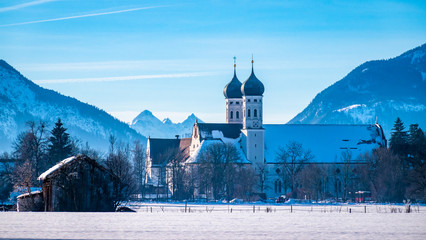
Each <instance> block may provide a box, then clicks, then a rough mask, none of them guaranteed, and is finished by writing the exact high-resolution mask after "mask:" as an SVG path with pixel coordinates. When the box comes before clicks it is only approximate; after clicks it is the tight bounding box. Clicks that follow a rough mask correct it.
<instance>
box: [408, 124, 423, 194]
mask: <svg viewBox="0 0 426 240" xmlns="http://www.w3.org/2000/svg"><path fill="white" fill-rule="evenodd" d="M408 144H409V154H408V161H409V164H410V170H409V172H408V180H409V181H408V185H409V186H408V195H409V196H410V197H411V198H415V199H418V200H423V201H424V200H426V137H425V134H424V132H423V131H422V129H421V128H419V125H418V124H411V125H410V129H409V135H408Z"/></svg>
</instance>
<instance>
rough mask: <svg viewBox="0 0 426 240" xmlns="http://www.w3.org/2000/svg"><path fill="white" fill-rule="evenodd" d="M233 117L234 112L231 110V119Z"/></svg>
mask: <svg viewBox="0 0 426 240" xmlns="http://www.w3.org/2000/svg"><path fill="white" fill-rule="evenodd" d="M233 118H234V112H233V111H231V119H233Z"/></svg>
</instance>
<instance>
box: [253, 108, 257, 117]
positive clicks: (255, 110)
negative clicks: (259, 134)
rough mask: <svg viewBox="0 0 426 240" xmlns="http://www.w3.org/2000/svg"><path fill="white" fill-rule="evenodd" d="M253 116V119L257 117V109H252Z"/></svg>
mask: <svg viewBox="0 0 426 240" xmlns="http://www.w3.org/2000/svg"><path fill="white" fill-rule="evenodd" d="M253 115H254V117H257V109H254V112H253Z"/></svg>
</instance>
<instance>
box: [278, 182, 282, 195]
mask: <svg viewBox="0 0 426 240" xmlns="http://www.w3.org/2000/svg"><path fill="white" fill-rule="evenodd" d="M278 192H279V193H281V192H282V191H281V181H279V182H278Z"/></svg>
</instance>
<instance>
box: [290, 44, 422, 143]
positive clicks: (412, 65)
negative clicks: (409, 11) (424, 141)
mask: <svg viewBox="0 0 426 240" xmlns="http://www.w3.org/2000/svg"><path fill="white" fill-rule="evenodd" d="M425 93H426V44H423V45H421V46H419V47H416V48H413V49H411V50H408V51H406V52H404V53H402V54H400V55H399V56H397V57H394V58H390V59H386V60H372V61H367V62H364V63H362V64H360V65H359V66H358V67H356V68H354V69H353V70H352V71H351V72H349V73H348V74H347V75H346V76H345V77H344V78H342V79H341V80H339V81H337V82H335V83H334V84H332V85H331V86H329V87H327V88H326V89H324V90H322V91H321V92H320V93H318V94H317V95H316V96H315V97H314V99H313V100H312V101H311V103H310V104H309V105H308V106H307V107H306V108H305V109H304V110H303V111H302V112H300V113H299V114H297V115H296V116H295V117H294V118H293V119H291V120H290V121H289V122H288V123H311V124H313V123H322V124H329V123H333V124H366V123H374V122H375V121H376V117H377V118H378V122H379V123H380V124H381V125H382V126H383V128H384V129H385V132H386V133H387V135H388V136H389V133H390V130H391V128H392V126H393V121H395V119H396V118H397V117H400V118H401V119H402V120H403V121H404V122H406V123H407V127H408V124H411V123H419V124H420V127H422V126H424V128H425V127H426V117H425V116H426V94H425Z"/></svg>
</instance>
